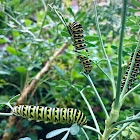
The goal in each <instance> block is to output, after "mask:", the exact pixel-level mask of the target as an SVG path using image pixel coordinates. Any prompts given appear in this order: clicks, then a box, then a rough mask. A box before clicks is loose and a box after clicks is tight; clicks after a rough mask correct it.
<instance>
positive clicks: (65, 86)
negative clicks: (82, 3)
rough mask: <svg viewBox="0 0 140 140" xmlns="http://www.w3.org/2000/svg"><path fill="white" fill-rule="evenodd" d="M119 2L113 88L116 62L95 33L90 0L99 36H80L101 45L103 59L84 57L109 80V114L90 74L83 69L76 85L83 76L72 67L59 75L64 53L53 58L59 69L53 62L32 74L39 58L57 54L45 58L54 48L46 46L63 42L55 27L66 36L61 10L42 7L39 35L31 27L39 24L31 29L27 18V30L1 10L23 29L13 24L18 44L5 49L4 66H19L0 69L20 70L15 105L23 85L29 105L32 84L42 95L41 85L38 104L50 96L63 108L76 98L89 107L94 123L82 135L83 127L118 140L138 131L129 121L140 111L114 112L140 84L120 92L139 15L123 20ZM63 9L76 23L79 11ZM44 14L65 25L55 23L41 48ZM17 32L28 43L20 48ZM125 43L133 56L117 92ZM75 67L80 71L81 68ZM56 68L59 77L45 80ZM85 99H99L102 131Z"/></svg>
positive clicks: (135, 44) (138, 44)
mask: <svg viewBox="0 0 140 140" xmlns="http://www.w3.org/2000/svg"><path fill="white" fill-rule="evenodd" d="M123 2H124V3H123V9H124V11H123V15H122V24H121V33H120V41H119V47H118V52H119V53H118V73H117V86H116V83H115V76H114V72H113V67H112V66H113V65H115V63H113V61H111V59H109V57H108V56H107V51H108V52H109V49H108V48H107V47H106V46H105V45H104V41H103V40H102V36H101V31H100V28H99V23H98V17H97V10H96V6H95V2H94V1H93V5H94V13H95V20H94V22H95V23H96V28H97V33H98V37H97V36H94V35H93V36H87V37H85V39H87V42H86V43H87V44H88V47H89V46H92V45H93V46H96V45H99V43H100V45H99V48H98V49H97V50H101V49H102V51H103V54H104V58H105V59H102V57H101V59H98V60H95V59H94V58H93V56H92V54H91V55H90V57H89V59H91V60H92V62H93V63H94V65H95V66H96V67H97V68H98V70H100V71H101V72H102V74H104V75H103V76H104V77H107V78H108V81H107V83H110V84H111V87H112V88H111V90H112V94H111V95H112V100H113V99H114V100H115V101H114V102H113V103H112V107H111V112H110V113H108V111H107V110H110V109H107V103H106V102H105V101H106V100H105V101H102V98H101V95H100V93H101V92H102V90H100V87H98V86H97V88H96V85H95V84H96V81H95V80H94V78H91V76H90V75H86V74H84V73H82V74H83V76H85V79H84V83H79V81H80V80H79V79H78V78H81V77H82V76H79V75H78V74H77V73H76V71H77V69H75V70H73V72H72V74H71V75H70V76H66V75H67V73H69V72H70V71H67V73H65V74H63V69H66V66H65V65H64V66H63V65H61V64H63V63H64V64H65V60H66V59H68V58H67V57H66V56H65V55H62V56H61V57H60V58H59V59H60V60H59V59H58V61H57V62H58V64H59V61H61V60H62V61H63V62H61V63H60V64H59V65H60V66H61V67H58V66H57V65H54V68H55V69H56V71H55V70H51V72H50V73H47V74H44V73H45V72H46V71H47V70H45V72H44V71H40V72H39V73H38V74H37V76H35V75H36V71H37V70H39V69H40V68H41V65H42V63H43V62H44V61H45V60H44V56H45V57H47V58H48V59H49V60H50V62H52V61H51V60H54V58H55V57H56V55H54V57H51V58H49V55H51V54H52V52H53V51H54V50H51V47H50V46H51V45H52V46H53V45H54V46H55V45H56V44H57V43H58V42H57V39H58V40H59V41H60V42H61V41H62V42H63V41H64V40H63V39H61V37H60V36H59V35H57V34H55V33H56V32H57V31H58V30H57V29H58V28H59V27H60V28H59V30H60V31H61V34H62V35H63V37H68V36H69V35H68V33H67V29H68V27H67V24H66V23H67V21H68V19H66V21H65V19H64V17H63V14H61V13H60V12H58V11H57V10H56V9H53V8H52V10H53V11H52V12H48V13H47V10H46V9H45V12H44V13H43V14H42V16H40V19H41V17H43V21H42V22H41V28H40V30H39V34H38V35H35V34H36V30H37V28H39V26H37V28H34V27H32V26H31V23H30V21H26V23H28V24H27V25H30V26H31V27H32V29H31V31H30V30H27V29H26V28H25V27H24V26H23V25H21V23H20V22H18V21H17V20H16V19H15V18H13V17H14V16H12V17H11V16H10V15H9V13H7V12H5V14H6V15H7V16H8V17H10V18H11V19H12V20H14V21H15V22H16V23H17V24H18V25H19V26H21V28H22V29H20V28H17V31H15V30H14V32H13V34H14V35H15V42H17V44H16V45H19V48H18V49H15V48H14V47H11V46H10V47H7V48H6V49H7V51H8V52H9V53H10V54H12V57H13V58H12V59H11V63H8V65H10V66H11V64H15V65H18V66H16V68H14V67H13V69H10V70H9V71H6V72H5V71H1V73H3V74H4V72H5V74H9V75H10V73H12V72H13V71H15V70H16V71H18V72H19V73H20V76H21V84H20V85H21V87H20V89H19V88H17V89H18V91H22V95H21V97H20V98H19V99H18V102H17V103H22V101H23V100H25V99H24V98H23V97H24V96H23V95H26V94H25V93H27V92H23V89H26V87H28V90H30V91H32V95H31V97H30V100H29V103H30V102H31V99H32V97H33V96H34V93H35V91H36V90H37V88H38V87H45V92H46V93H45V92H43V91H41V89H40V88H39V90H40V92H39V93H40V96H41V97H40V98H41V101H40V102H39V104H40V105H42V104H46V102H47V101H49V100H52V99H55V100H57V103H56V105H55V106H59V105H61V106H65V103H67V106H70V105H71V104H74V105H76V102H77V100H78V99H79V100H80V101H79V103H80V102H81V104H83V105H80V107H81V108H82V109H83V110H84V109H85V104H86V105H87V106H88V109H89V112H90V113H91V116H90V118H91V117H92V119H93V121H94V124H95V127H96V129H95V128H94V127H93V126H92V127H91V126H83V128H82V132H84V134H85V135H86V137H87V139H88V133H86V132H85V131H84V128H85V129H90V130H93V131H94V132H95V133H97V135H98V139H102V140H106V139H108V138H110V139H115V138H118V137H117V136H118V135H119V136H120V139H121V138H124V137H127V138H128V137H129V136H130V138H137V137H138V134H139V129H138V127H139V124H138V123H135V124H133V123H132V122H133V121H137V120H139V119H140V114H139V113H135V112H133V114H131V113H126V114H125V117H124V118H123V117H122V118H121V117H119V116H121V113H122V112H120V108H121V107H122V105H123V104H124V101H125V100H126V99H127V97H128V95H130V93H131V92H132V91H134V90H136V89H138V87H139V86H140V84H137V85H136V86H135V87H134V88H132V89H131V90H129V91H128V92H127V93H125V90H126V89H127V86H128V82H129V79H130V77H131V72H132V69H133V66H134V63H135V58H136V55H137V53H138V50H139V48H140V38H139V20H140V19H139V17H137V16H133V15H131V16H129V17H128V18H127V19H126V13H127V1H125V0H124V1H123ZM43 4H44V3H43ZM132 4H133V5H134V6H138V3H137V2H136V1H135V0H133V1H132ZM44 7H45V8H46V5H45V4H44ZM90 8H91V7H90ZM68 11H69V12H70V13H71V14H72V15H73V16H74V18H75V20H76V21H78V20H80V17H82V16H80V15H78V14H79V13H78V12H77V14H76V16H75V15H74V13H72V10H71V9H70V8H69V9H68ZM129 11H130V12H136V9H132V8H130V9H129ZM39 14H40V13H38V15H39ZM47 14H48V15H49V16H50V19H52V20H54V21H55V22H56V21H58V19H57V17H56V15H57V16H58V17H59V18H60V19H61V21H62V23H63V24H64V25H65V29H64V30H63V26H61V25H62V23H58V25H60V26H59V27H58V28H57V26H55V27H56V28H55V29H53V30H48V32H49V31H50V34H49V35H52V36H54V38H51V37H50V38H51V39H52V40H53V41H50V42H47V43H48V44H47V46H46V48H44V46H45V43H46V42H45V43H44V41H43V40H39V39H38V38H39V37H40V36H41V35H42V34H43V33H42V32H43V30H42V27H43V25H44V22H49V20H48V19H46V15H47ZM82 14H83V15H85V14H84V13H83V12H82ZM82 14H81V15H82ZM43 15H44V16H43ZM45 19H46V20H45ZM38 20H39V19H38ZM91 21H92V20H91ZM91 21H90V22H91ZM125 21H126V23H125ZM37 23H38V24H39V23H40V22H39V21H37ZM7 25H8V24H7ZM125 25H126V26H127V27H129V28H128V29H130V33H132V35H131V36H130V37H128V38H125V39H124V29H125ZM11 26H12V25H11ZM85 26H86V25H85ZM18 32H24V33H27V39H26V41H24V43H27V42H28V45H27V46H22V45H21V46H20V44H19V43H18V41H20V39H21V40H22V38H24V39H25V36H24V35H23V34H19V33H18ZM49 35H48V36H49ZM137 36H138V38H137ZM20 37H21V38H20ZM28 37H29V38H28ZM48 38H49V37H48ZM2 39H4V40H3V41H5V40H6V39H5V37H4V36H3V37H2ZM7 40H8V39H7ZM48 40H49V39H48ZM22 41H23V40H22ZM40 41H41V43H40ZM88 41H91V42H92V41H95V42H96V43H95V44H93V42H92V43H91V42H88ZM123 42H124V45H123ZM60 44H61V43H60ZM68 44H69V43H68ZM13 45H15V44H13ZM42 45H43V47H42ZM93 46H92V47H93ZM127 46H129V47H127ZM130 46H132V47H131V48H132V52H133V51H134V55H133V59H132V63H131V66H130V70H129V74H128V77H127V79H126V82H125V84H124V87H123V90H122V93H121V94H120V90H121V78H122V76H121V75H122V74H121V73H122V57H123V56H127V54H128V52H131V49H130ZM30 47H31V49H29V48H30ZM111 47H112V48H113V49H114V50H116V44H115V45H112V46H111ZM20 48H21V50H22V51H23V52H24V53H23V52H22V51H21V52H20ZM40 49H41V50H40ZM48 49H50V50H51V51H48ZM25 50H28V54H26V53H25ZM106 50H107V51H106ZM45 51H47V53H45ZM89 52H90V51H89ZM91 52H92V51H91ZM38 54H40V55H38ZM46 54H48V55H47V56H46ZM72 54H76V53H72ZM29 55H30V56H31V59H29V60H28V59H25V58H26V57H27V56H29ZM68 55H69V54H68ZM57 56H58V55H57ZM38 57H39V58H38ZM64 58H65V59H64ZM18 59H21V60H24V59H25V61H21V60H20V61H18ZM6 61H7V60H6ZM17 62H18V63H17ZM73 62H74V61H72V63H71V62H69V63H70V64H73ZM103 62H104V63H103ZM47 64H48V63H47ZM106 64H107V70H108V71H109V72H107V71H106V70H104V69H103V68H102V66H103V65H106ZM62 67H63V68H62ZM79 69H81V67H80V68H79ZM79 69H78V70H79ZM55 72H56V73H57V72H59V75H57V76H56V75H55V74H53V82H50V81H49V82H50V83H49V82H48V81H47V82H46V81H45V78H46V77H49V75H50V74H51V73H55ZM99 73H100V72H99ZM25 75H26V79H24V77H25ZM42 75H43V78H42V77H41V76H42ZM71 76H72V79H74V80H77V81H78V82H77V83H74V81H72V80H71V79H70V78H71ZM15 77H16V76H15ZM58 77H61V78H62V79H61V80H57V79H58ZM63 78H64V79H63ZM32 79H35V80H33V82H31V84H30V81H32ZM48 79H49V78H48ZM54 79H56V80H54ZM66 79H67V80H66ZM92 79H93V80H94V81H93V80H92ZM17 81H18V80H16V82H17ZM88 82H89V83H90V84H91V87H90V88H89V87H88V86H87V87H86V86H85V88H83V87H84V85H85V83H88ZM94 82H95V84H94ZM34 83H35V84H34ZM36 83H37V84H36ZM44 83H45V84H44ZM73 83H74V84H73ZM100 83H102V81H100ZM7 85H11V86H14V87H17V86H15V85H16V84H9V83H8V82H6V81H4V80H2V81H1V86H7ZM31 85H33V86H31ZM34 85H35V86H34ZM46 85H48V86H46ZM97 85H98V84H97ZM100 85H101V86H102V84H100ZM30 87H31V88H32V90H31V89H30ZM50 88H52V90H50ZM61 91H62V92H61ZM98 91H100V92H98ZM16 92H17V91H15V93H16ZM78 92H79V93H80V95H81V96H82V98H83V99H84V101H85V102H84V103H83V100H82V99H80V96H78V95H76V94H75V93H78ZM83 92H85V93H86V92H87V93H89V94H90V93H92V95H88V94H87V95H84V94H83ZM42 93H44V94H45V97H43V95H42ZM47 93H48V94H47ZM73 97H74V99H73V100H72V98H73ZM94 97H96V98H94ZM90 98H94V99H98V102H99V104H100V106H101V107H102V110H103V112H104V114H105V115H104V116H105V117H104V118H105V119H106V121H105V129H104V128H102V127H101V126H100V125H99V123H98V122H100V121H98V122H97V119H96V118H97V117H95V116H96V115H97V114H96V115H95V114H94V113H93V109H92V108H91V106H95V104H94V103H93V101H92V100H91V101H88V100H90ZM108 98H109V97H108ZM108 100H109V99H108ZM6 101H7V99H6ZM90 102H91V105H90V104H89V103H90ZM104 102H105V103H104ZM8 105H9V104H8ZM9 106H10V105H9ZM50 106H51V107H53V106H54V104H50ZM96 106H97V105H96ZM86 113H87V112H86ZM119 113H120V115H119ZM5 115H6V114H5ZM99 116H101V117H102V116H103V115H102V114H100V115H99ZM126 116H127V117H126ZM118 119H119V121H118ZM131 123H132V124H131ZM123 124H124V125H123ZM130 124H131V125H130ZM133 125H135V126H133ZM76 128H77V127H76ZM70 129H71V127H70V128H66V129H65V130H64V129H62V130H55V131H54V132H51V133H49V134H52V135H53V136H55V135H58V134H60V133H61V132H64V131H68V132H70ZM72 129H73V127H72ZM74 129H75V127H74ZM77 131H78V132H79V130H77ZM102 131H103V133H101V132H102ZM68 132H67V133H66V135H65V136H64V137H66V136H68V134H69V133H68ZM92 135H93V134H89V139H90V138H91V137H92ZM49 137H50V136H49ZM96 139H97V137H96ZM118 139H119V138H118Z"/></svg>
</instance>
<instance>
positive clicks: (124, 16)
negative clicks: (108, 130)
mask: <svg viewBox="0 0 140 140" xmlns="http://www.w3.org/2000/svg"><path fill="white" fill-rule="evenodd" d="M122 9H123V12H122V21H121V25H122V26H121V33H120V42H119V48H118V74H117V75H118V77H117V91H116V98H115V104H114V108H118V105H119V99H120V89H121V78H122V67H121V66H122V44H123V37H124V29H125V21H126V13H127V0H123V8H122Z"/></svg>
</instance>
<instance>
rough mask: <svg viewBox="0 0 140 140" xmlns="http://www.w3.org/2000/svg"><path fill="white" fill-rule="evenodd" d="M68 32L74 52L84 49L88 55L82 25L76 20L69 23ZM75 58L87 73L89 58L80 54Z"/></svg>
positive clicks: (90, 64) (88, 71) (90, 67)
mask: <svg viewBox="0 0 140 140" xmlns="http://www.w3.org/2000/svg"><path fill="white" fill-rule="evenodd" d="M69 33H70V35H71V38H72V41H73V46H74V47H75V52H77V53H79V52H78V51H79V50H82V51H85V52H86V53H87V55H88V56H89V54H88V50H87V48H86V44H85V40H84V35H83V27H82V25H81V24H80V23H77V22H72V23H69ZM77 58H78V60H79V63H81V64H82V65H83V68H84V73H86V74H89V73H90V71H91V69H92V62H91V60H89V59H88V58H87V57H85V56H82V55H78V56H77Z"/></svg>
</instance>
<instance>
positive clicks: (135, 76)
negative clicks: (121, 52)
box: [120, 49, 140, 93]
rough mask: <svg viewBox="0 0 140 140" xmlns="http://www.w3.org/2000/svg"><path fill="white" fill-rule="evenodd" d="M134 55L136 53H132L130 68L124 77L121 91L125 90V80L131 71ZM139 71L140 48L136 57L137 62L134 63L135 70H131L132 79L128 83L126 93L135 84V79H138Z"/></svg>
mask: <svg viewBox="0 0 140 140" xmlns="http://www.w3.org/2000/svg"><path fill="white" fill-rule="evenodd" d="M133 55H134V53H132V55H131V58H130V63H129V66H128V69H127V71H126V73H125V76H124V77H123V79H122V82H121V92H122V90H123V87H124V85H125V81H126V79H127V76H128V73H129V69H130V66H131V62H132V59H133ZM139 72H140V49H139V50H138V52H137V55H136V58H135V63H134V66H133V70H132V72H131V76H130V79H129V82H128V85H127V89H126V93H127V92H128V91H129V90H130V89H131V87H132V85H133V84H134V81H135V80H136V79H137V76H138V74H139ZM121 92H120V93H121Z"/></svg>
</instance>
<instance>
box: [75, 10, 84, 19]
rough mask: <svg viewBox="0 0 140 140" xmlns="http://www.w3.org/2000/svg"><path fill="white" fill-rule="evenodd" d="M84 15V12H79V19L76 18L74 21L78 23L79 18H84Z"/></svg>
mask: <svg viewBox="0 0 140 140" xmlns="http://www.w3.org/2000/svg"><path fill="white" fill-rule="evenodd" d="M86 14H87V13H86V12H81V13H80V15H79V17H77V19H76V20H75V21H79V20H80V19H81V18H84V17H85V15H86Z"/></svg>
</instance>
